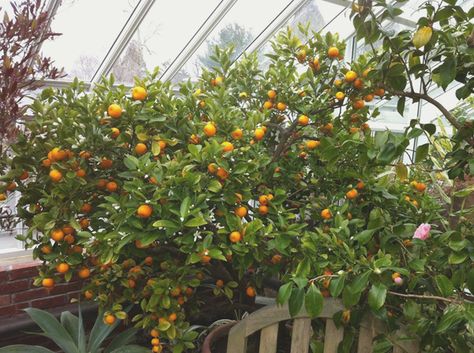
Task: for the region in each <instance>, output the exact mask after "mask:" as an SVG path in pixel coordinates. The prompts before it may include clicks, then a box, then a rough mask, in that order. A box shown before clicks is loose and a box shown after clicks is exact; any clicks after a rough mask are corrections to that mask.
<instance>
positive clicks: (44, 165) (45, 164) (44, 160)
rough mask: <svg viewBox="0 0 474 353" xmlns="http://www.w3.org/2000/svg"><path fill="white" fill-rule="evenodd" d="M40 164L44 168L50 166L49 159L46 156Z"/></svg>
mask: <svg viewBox="0 0 474 353" xmlns="http://www.w3.org/2000/svg"><path fill="white" fill-rule="evenodd" d="M41 165H42V166H43V167H45V168H49V167H51V159H49V158H46V159H43V160H42V161H41Z"/></svg>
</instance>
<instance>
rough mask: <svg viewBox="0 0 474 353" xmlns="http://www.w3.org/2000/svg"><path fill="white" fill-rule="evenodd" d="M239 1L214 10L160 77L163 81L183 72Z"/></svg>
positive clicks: (227, 0) (227, 1) (232, 0)
mask: <svg viewBox="0 0 474 353" xmlns="http://www.w3.org/2000/svg"><path fill="white" fill-rule="evenodd" d="M236 2H237V0H223V1H221V2H220V3H219V5H218V6H217V7H216V8H215V9H214V11H213V12H212V13H211V15H210V16H209V17H208V18H207V19H206V20H205V21H204V23H203V24H202V25H201V27H200V28H199V29H198V31H197V32H196V33H195V34H194V36H193V37H192V38H191V40H190V41H189V42H188V43H187V44H186V46H185V47H184V48H183V50H181V52H180V53H179V54H178V56H176V58H175V59H174V60H173V62H172V63H171V65H170V66H168V68H167V69H166V70H165V71H164V72H163V74H162V75H161V77H160V80H162V81H168V80H171V79H172V78H173V77H174V76H175V75H176V74H177V73H178V72H179V70H181V68H182V67H183V65H184V64H186V62H187V61H188V60H189V58H190V57H191V56H192V55H193V54H194V53H195V52H196V50H197V49H198V48H199V47H200V46H201V44H202V43H203V42H204V41H205V40H206V39H207V38H208V37H209V35H210V34H211V32H212V30H213V29H214V28H215V27H216V26H217V25H218V24H219V22H221V20H222V19H223V18H224V16H225V15H226V14H227V13H228V12H229V11H230V9H231V8H232V7H233V6H234V5H235V3H236Z"/></svg>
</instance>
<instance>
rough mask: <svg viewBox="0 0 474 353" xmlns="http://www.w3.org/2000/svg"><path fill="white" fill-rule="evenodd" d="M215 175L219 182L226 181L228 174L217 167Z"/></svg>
mask: <svg viewBox="0 0 474 353" xmlns="http://www.w3.org/2000/svg"><path fill="white" fill-rule="evenodd" d="M216 175H217V176H218V177H219V179H221V180H226V179H227V178H228V177H229V173H228V172H227V170H225V169H224V168H221V167H218V168H217V171H216Z"/></svg>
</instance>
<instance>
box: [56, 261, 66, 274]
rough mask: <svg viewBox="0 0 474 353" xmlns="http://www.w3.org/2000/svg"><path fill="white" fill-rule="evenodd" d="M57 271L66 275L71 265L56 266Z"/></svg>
mask: <svg viewBox="0 0 474 353" xmlns="http://www.w3.org/2000/svg"><path fill="white" fill-rule="evenodd" d="M56 271H58V272H59V273H66V272H67V271H69V265H68V264H67V263H65V262H62V263H60V264H58V265H57V266H56Z"/></svg>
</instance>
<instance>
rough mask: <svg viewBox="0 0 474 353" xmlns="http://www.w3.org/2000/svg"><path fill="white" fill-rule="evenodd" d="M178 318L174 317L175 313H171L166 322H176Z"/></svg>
mask: <svg viewBox="0 0 474 353" xmlns="http://www.w3.org/2000/svg"><path fill="white" fill-rule="evenodd" d="M177 318H178V315H176V313H171V314H169V315H168V321H171V322H173V321H176V319H177Z"/></svg>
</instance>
